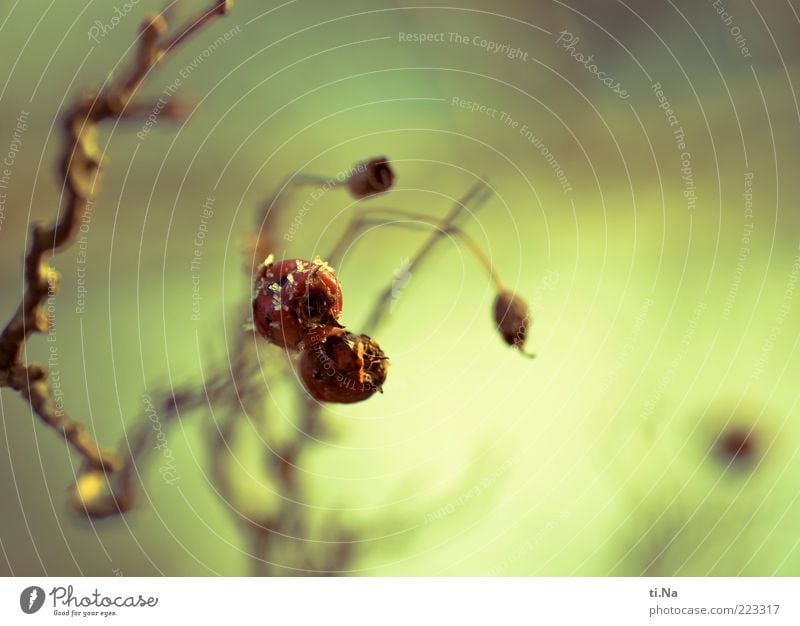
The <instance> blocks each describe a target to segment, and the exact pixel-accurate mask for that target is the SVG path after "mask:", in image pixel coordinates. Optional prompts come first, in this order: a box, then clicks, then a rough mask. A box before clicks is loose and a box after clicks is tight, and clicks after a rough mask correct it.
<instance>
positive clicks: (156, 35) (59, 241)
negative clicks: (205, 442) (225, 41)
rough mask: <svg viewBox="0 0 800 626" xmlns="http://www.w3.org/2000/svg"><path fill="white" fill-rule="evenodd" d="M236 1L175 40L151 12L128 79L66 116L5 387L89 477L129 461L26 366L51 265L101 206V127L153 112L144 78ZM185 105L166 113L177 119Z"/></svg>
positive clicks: (39, 369) (5, 354)
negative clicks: (59, 199)
mask: <svg viewBox="0 0 800 626" xmlns="http://www.w3.org/2000/svg"><path fill="white" fill-rule="evenodd" d="M231 4H232V2H231V0H214V2H213V3H212V4H211V6H210V7H209V8H208V9H206V10H205V11H203V12H202V13H201V14H200V15H198V16H197V17H196V18H195V19H193V20H190V21H189V22H188V23H187V24H186V25H185V26H184V27H183V28H182V29H180V30H179V31H178V32H177V33H176V34H175V35H173V36H172V37H170V38H167V39H164V35H165V33H166V30H167V23H166V20H165V19H164V17H163V14H156V13H151V14H150V15H149V16H148V17H147V19H146V20H145V21H144V22H143V24H142V26H141V32H140V37H139V46H138V50H137V55H136V59H135V62H134V64H133V67H132V68H131V70H130V72H129V73H128V75H127V77H126V78H124V79H123V80H121V81H118V82H114V83H112V84H110V85H109V86H107V87H106V88H104V89H103V90H101V91H99V92H97V93H94V94H90V95H87V96H84V97H82V98H80V99H79V101H78V102H77V103H76V104H75V105H74V106H73V107H72V108H71V109H69V110H68V111H67V113H66V116H65V118H64V124H63V128H64V133H65V144H64V150H63V155H62V158H61V165H60V172H61V176H62V178H63V183H64V190H65V191H64V194H65V195H64V200H63V205H62V207H61V210H60V212H59V213H60V217H59V218H58V219H56V220H55V221H54V222H53V223H52V224H50V225H43V224H38V223H37V224H34V226H33V228H32V230H31V242H30V248H29V251H28V253H27V255H26V257H25V262H24V280H25V291H24V295H23V298H22V302H21V303H20V305H19V307H18V308H17V311H16V312H15V314H14V316H13V317H12V318H11V320H10V321H9V323H8V324H7V325H6V327H5V329H4V330H3V332H2V334H0V387H10V388H12V389H14V390H16V391H18V392H19V393H20V394H21V395H22V396H23V397H24V398H25V399H26V400H27V401H28V403H29V404H30V406H31V409H32V410H33V411H34V412H35V413H36V415H38V416H39V418H40V419H41V420H42V421H43V422H44V423H45V424H46V425H48V426H50V427H51V428H53V429H55V430H56V431H58V432H60V433H61V434H62V436H63V437H64V438H65V439H66V441H67V442H68V443H69V444H70V445H71V446H72V447H73V449H74V450H75V451H76V452H77V453H78V454H79V455H80V456H81V457H82V458H83V460H84V464H85V469H86V471H87V472H94V473H97V472H100V473H105V472H117V471H120V470H122V469H123V468H124V467H125V463H124V461H123V460H122V457H121V456H120V455H119V454H117V453H115V452H113V451H109V450H106V449H104V448H101V447H100V446H99V445H98V444H97V443H96V442H95V441H94V440H93V438H92V437H91V435H90V434H89V433H88V432H87V431H86V429H85V427H84V426H83V424H81V423H80V422H77V421H73V420H72V419H70V418H69V417H68V416H67V415H66V414H65V413H64V411H63V410H62V409H61V408H60V407H57V406H56V403H55V401H54V399H53V394H52V390H51V388H50V385H49V384H48V382H47V375H48V372H47V369H46V368H45V367H44V366H43V365H40V364H37V363H32V364H27V363H26V362H25V358H24V356H25V346H26V343H27V341H28V339H29V338H30V336H31V335H32V334H33V333H46V332H48V331H49V330H50V328H51V325H52V324H54V323H55V320H51V319H49V318H48V315H47V312H46V309H45V302H46V301H47V299H48V298H49V297H51V296H52V295H54V294H55V293H56V291H57V289H58V282H59V275H58V273H57V272H56V271H55V270H54V269H53V268H52V267H50V265H48V263H47V259H48V258H49V257H50V256H53V255H55V254H57V253H58V252H60V251H62V250H63V249H65V248H66V247H68V246H69V245H70V244H71V243H72V242H73V239H74V236H75V231H76V229H77V227H78V225H79V224H80V221H81V218H82V216H83V215H84V213H85V212H86V210H87V208H88V207H89V206H91V204H92V203H93V202H94V201H95V199H96V197H97V194H98V191H99V186H100V185H99V183H100V179H101V178H102V170H103V164H102V162H101V161H102V158H101V155H102V152H101V149H100V147H99V146H98V143H97V136H98V126H99V124H100V123H102V122H104V121H106V120H109V119H130V118H136V117H138V116H141V115H142V112H143V111H148V110H152V107H150V108H148V107H146V106H140V105H138V104H136V103H133V102H132V99H133V98H134V96H136V93H137V91H138V89H139V87H140V86H141V84H142V82H143V81H144V79H145V78H146V77H147V76H148V74H149V73H150V71H151V70H153V69H154V68H155V67H156V66H157V65H158V64H159V63H160V62H161V61H162V60H163V59H164V58H165V57H166V56H167V55H168V54H169V53H171V52H173V51H174V50H175V49H176V48H177V47H178V46H179V45H180V44H181V43H182V42H183V41H185V40H186V39H187V37H189V36H190V35H191V34H193V33H195V32H197V31H198V30H199V29H201V28H202V27H203V26H205V25H206V24H208V23H210V22H211V21H212V20H213V19H214V18H216V17H218V16H221V15H225V14H226V13H227V12H228V11H229V10H230V8H231ZM179 110H180V107H179V106H173V107H168V108H167V109H165V110H164V111H163V112H162V114H165V115H167V116H169V117H172V118H176V117H178V115H179Z"/></svg>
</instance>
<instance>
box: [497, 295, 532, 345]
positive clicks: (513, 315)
mask: <svg viewBox="0 0 800 626" xmlns="http://www.w3.org/2000/svg"><path fill="white" fill-rule="evenodd" d="M494 321H495V324H497V330H499V331H500V335H502V337H503V341H505V342H506V343H507V344H508V345H510V346H514V347H515V348H517V349H518V350H519V351H520V352H522V353H523V354H525V355H526V356H530V357H533V356H534V355H532V354H529V353H526V352H525V350H524V347H525V339H527V337H528V324H529V322H530V317H529V315H528V305H527V304H525V301H524V300H523V299H522V298H520V297H519V296H518V295H517V294H515V293H513V292H511V291H501V292H500V293H499V294H497V298H495V301H494Z"/></svg>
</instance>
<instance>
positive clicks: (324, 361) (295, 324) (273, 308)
mask: <svg viewBox="0 0 800 626" xmlns="http://www.w3.org/2000/svg"><path fill="white" fill-rule="evenodd" d="M341 312H342V288H341V285H340V284H339V281H338V279H337V278H336V275H335V274H334V271H333V269H332V268H331V267H330V266H329V265H328V264H327V263H325V262H324V261H322V260H321V259H319V258H315V259H314V260H313V261H306V260H303V259H286V260H283V261H277V262H275V261H273V259H272V258H271V257H270V258H268V259H267V260H266V261H265V262H264V263H263V264H262V265H261V267H260V268H259V270H258V272H257V274H256V278H255V289H254V295H253V325H254V327H255V329H256V331H257V332H258V333H259V334H260V335H261V336H262V337H264V338H265V339H266V340H267V341H269V342H270V343H272V344H274V345H276V346H279V347H281V348H284V349H286V350H290V351H295V352H299V353H300V367H299V372H300V378H301V379H302V381H303V384H304V385H305V387H306V389H307V390H308V392H309V393H310V394H311V396H312V397H313V398H315V399H316V400H319V401H322V402H341V403H351V402H361V401H362V400H366V399H367V398H369V397H370V396H371V395H372V394H374V393H375V392H376V391H381V390H382V387H383V383H384V382H385V381H386V372H387V367H388V358H387V357H386V355H385V354H384V353H383V350H381V347H380V346H379V345H378V343H377V342H376V341H374V340H373V339H371V338H370V337H368V336H366V335H355V334H353V333H351V332H349V331H348V330H347V329H345V328H344V327H343V326H342V325H341V324H340V323H339V316H340V314H341Z"/></svg>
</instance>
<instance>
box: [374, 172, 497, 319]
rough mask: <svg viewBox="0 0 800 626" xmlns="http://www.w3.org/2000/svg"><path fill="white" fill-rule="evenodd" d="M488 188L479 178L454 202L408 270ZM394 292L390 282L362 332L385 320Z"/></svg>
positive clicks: (477, 203)
mask: <svg viewBox="0 0 800 626" xmlns="http://www.w3.org/2000/svg"><path fill="white" fill-rule="evenodd" d="M487 190H488V187H487V183H486V181H484V180H483V179H479V180H478V181H476V182H475V183H474V184H473V185H472V187H470V188H469V190H468V191H467V193H465V194H464V195H463V196H462V197H461V198H459V199H458V200H456V201H455V202H454V203H453V206H452V208H451V209H450V211H449V212H448V213H447V215H446V216H445V217H444V218H443V219H442V221H441V222H440V224H439V229H438V230H436V231H435V232H433V233H432V234H431V236H430V237H429V238H428V239H427V240H426V241H425V242H424V243H423V244H422V245H421V246H420V247H419V248H418V249H417V252H416V253H415V254H414V256H413V257H411V260H410V261H409V262H408V264H407V265H406V270H407V271H408V272H411V271H412V270H413V269H414V268H416V267H417V266H418V265H420V264H421V263H422V262H423V261H425V259H427V258H428V256H430V254H431V252H433V250H434V248H435V247H436V244H438V243H439V242H440V241H441V240H442V238H443V237H444V236H446V233H447V232H448V231H449V229H450V228H452V227H453V226H454V225H455V224H456V223H457V221H458V218H459V217H461V214H462V212H463V211H464V210H465V209H466V208H467V207H468V206H469V205H470V204H471V203H474V204H475V208H477V207H479V206H480V205H481V204H483V203H484V202H485V201H486V200H487V199H488V197H489V194H488V193H487ZM393 293H394V285H393V284H391V283H390V284H389V285H387V286H386V288H385V289H384V290H383V291H382V292H381V293H380V295H379V296H378V298H377V299H376V301H375V305H374V306H373V308H372V312H371V313H370V315H369V318H367V321H366V323H365V324H364V325H363V326H362V328H363V329H364V330H363V331H362V332H364V333H365V334H367V335H371V334H373V333H374V332H375V329H376V328H377V327H378V326H379V325H380V324H381V323H382V322H383V320H384V318H385V317H386V314H387V313H388V311H389V304H390V303H391V300H392V294H393Z"/></svg>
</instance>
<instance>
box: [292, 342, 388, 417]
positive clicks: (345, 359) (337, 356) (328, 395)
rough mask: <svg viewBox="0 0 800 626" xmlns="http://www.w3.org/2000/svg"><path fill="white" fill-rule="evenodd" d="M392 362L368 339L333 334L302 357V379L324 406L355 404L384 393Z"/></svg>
mask: <svg viewBox="0 0 800 626" xmlns="http://www.w3.org/2000/svg"><path fill="white" fill-rule="evenodd" d="M388 366H389V359H388V357H387V356H386V355H385V354H384V352H383V350H382V349H381V347H380V346H379V345H378V343H377V342H376V341H375V340H373V339H371V338H370V337H367V336H366V335H354V334H353V333H350V332H346V331H339V332H337V333H335V334H331V335H329V336H328V337H326V339H325V340H324V341H323V342H321V343H318V344H317V345H315V346H312V347H308V348H306V349H305V350H304V351H303V354H302V356H301V357H300V377H301V378H302V380H303V384H304V385H305V387H306V389H307V390H308V393H309V394H311V396H312V397H313V398H314V399H315V400H319V401H320V402H338V403H342V404H351V403H353V402H361V401H362V400H366V399H367V398H369V397H370V396H372V395H373V394H374V393H375V392H376V391H382V387H383V383H384V382H386V373H387V370H388Z"/></svg>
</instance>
